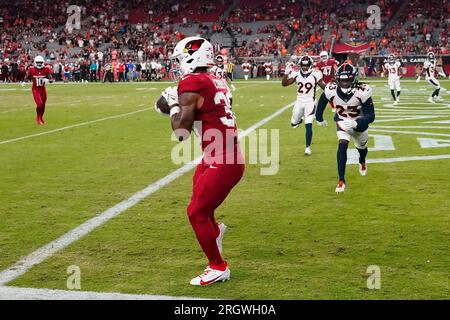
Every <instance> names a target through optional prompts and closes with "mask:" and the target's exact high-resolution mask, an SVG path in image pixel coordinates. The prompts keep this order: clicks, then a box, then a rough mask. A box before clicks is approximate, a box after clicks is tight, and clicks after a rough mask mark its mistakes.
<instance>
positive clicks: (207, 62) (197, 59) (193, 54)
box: [170, 37, 215, 75]
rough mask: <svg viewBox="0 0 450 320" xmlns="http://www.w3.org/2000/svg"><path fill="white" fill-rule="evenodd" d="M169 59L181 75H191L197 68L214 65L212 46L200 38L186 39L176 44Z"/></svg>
mask: <svg viewBox="0 0 450 320" xmlns="http://www.w3.org/2000/svg"><path fill="white" fill-rule="evenodd" d="M170 59H171V60H173V61H175V62H176V65H177V66H179V69H180V71H181V74H182V75H185V74H189V73H192V72H194V70H195V69H196V68H199V67H206V68H209V67H213V66H214V65H215V63H214V49H213V46H212V44H211V43H209V41H207V40H205V39H203V38H200V37H187V38H184V39H183V40H181V41H180V42H178V43H177V45H176V46H175V49H174V50H173V54H172V55H171V57H170Z"/></svg>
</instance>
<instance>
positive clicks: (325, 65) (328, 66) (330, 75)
mask: <svg viewBox="0 0 450 320" xmlns="http://www.w3.org/2000/svg"><path fill="white" fill-rule="evenodd" d="M335 65H336V66H337V62H336V60H334V59H333V58H331V59H328V60H327V61H325V62H323V61H319V62H317V63H316V67H317V68H318V69H319V70H320V71H321V72H322V75H323V78H322V79H323V82H325V83H326V84H327V83H330V82H331V81H332V80H333V79H334V68H335V67H334V66H335Z"/></svg>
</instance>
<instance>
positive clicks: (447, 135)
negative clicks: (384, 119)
mask: <svg viewBox="0 0 450 320" xmlns="http://www.w3.org/2000/svg"><path fill="white" fill-rule="evenodd" d="M370 131H376V132H390V133H400V134H413V135H424V136H442V137H450V134H446V133H432V132H419V131H417V132H415V131H399V130H385V129H376V128H371V130H370Z"/></svg>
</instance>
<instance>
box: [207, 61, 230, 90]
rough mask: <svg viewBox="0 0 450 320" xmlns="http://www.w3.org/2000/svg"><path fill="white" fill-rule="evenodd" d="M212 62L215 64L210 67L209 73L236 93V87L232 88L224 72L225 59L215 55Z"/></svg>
mask: <svg viewBox="0 0 450 320" xmlns="http://www.w3.org/2000/svg"><path fill="white" fill-rule="evenodd" d="M214 62H215V63H216V65H215V66H213V67H211V68H210V69H209V72H211V73H212V74H213V75H215V76H216V77H217V78H219V79H222V80H224V81H225V82H226V83H227V84H228V85H230V87H231V89H232V90H233V91H236V87H235V86H234V84H233V82H232V80H231V78H230V77H228V75H227V73H226V71H225V66H224V63H225V58H224V57H223V56H222V55H217V56H216V58H215V59H214Z"/></svg>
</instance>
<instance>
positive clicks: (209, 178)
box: [170, 37, 245, 286]
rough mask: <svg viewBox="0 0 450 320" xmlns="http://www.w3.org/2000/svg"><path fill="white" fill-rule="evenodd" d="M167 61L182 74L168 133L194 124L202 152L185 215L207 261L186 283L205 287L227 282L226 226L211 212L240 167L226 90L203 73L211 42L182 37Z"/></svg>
mask: <svg viewBox="0 0 450 320" xmlns="http://www.w3.org/2000/svg"><path fill="white" fill-rule="evenodd" d="M171 59H172V60H175V61H177V64H178V65H179V67H180V69H181V73H182V74H183V77H182V78H181V80H180V81H179V83H178V104H176V103H175V104H173V105H172V106H171V109H170V117H171V123H172V129H173V130H174V133H175V136H176V137H177V138H178V139H179V140H180V141H182V140H186V139H187V138H188V137H189V135H190V132H191V130H192V129H193V125H194V121H195V124H196V131H197V132H199V138H200V141H201V144H202V150H203V158H202V161H201V163H200V164H199V165H198V166H197V169H196V171H195V173H194V177H193V193H192V198H191V202H190V204H189V206H188V208H187V214H188V217H189V221H190V223H191V225H192V228H193V229H194V232H195V235H196V237H197V240H198V242H199V243H200V246H201V248H202V249H203V252H204V253H205V255H206V257H207V258H208V262H209V264H208V267H207V268H206V269H205V271H204V273H202V274H201V275H199V276H197V277H195V278H193V279H192V280H191V284H192V285H195V286H205V285H209V284H212V283H214V282H218V281H225V280H229V279H230V269H229V268H228V265H227V262H226V261H225V260H223V259H222V255H221V253H222V238H223V235H224V232H225V229H226V226H225V225H224V224H220V225H219V224H218V223H217V222H216V220H215V218H214V212H215V210H216V209H217V207H219V206H220V204H221V203H222V202H223V201H224V200H225V198H226V197H227V196H228V194H229V193H230V191H231V189H233V187H234V186H235V185H236V184H237V183H238V182H239V181H240V179H241V177H242V175H243V173H244V167H245V166H244V160H243V156H242V154H241V150H240V146H239V141H238V132H237V127H236V123H235V117H234V114H233V112H232V108H231V104H230V100H229V96H230V91H229V89H228V86H227V85H226V83H225V82H224V81H223V80H222V79H219V78H217V77H215V76H214V75H212V74H211V73H209V72H208V69H209V68H210V67H212V66H214V53H213V46H212V45H211V43H209V42H208V41H207V40H205V39H203V38H200V37H187V38H185V39H183V40H181V41H180V42H178V44H177V45H176V46H175V49H174V52H173V54H172V56H171ZM199 124H201V130H198V125H199Z"/></svg>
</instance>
